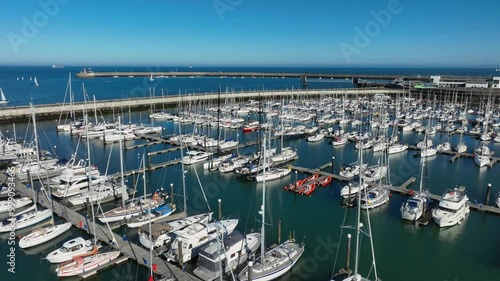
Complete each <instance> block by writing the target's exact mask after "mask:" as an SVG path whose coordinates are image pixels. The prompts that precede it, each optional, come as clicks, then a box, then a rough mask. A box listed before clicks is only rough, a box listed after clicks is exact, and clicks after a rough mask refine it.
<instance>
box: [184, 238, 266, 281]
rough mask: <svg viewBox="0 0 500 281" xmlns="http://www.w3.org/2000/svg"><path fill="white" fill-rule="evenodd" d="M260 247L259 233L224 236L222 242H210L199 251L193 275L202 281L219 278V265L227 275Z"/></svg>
mask: <svg viewBox="0 0 500 281" xmlns="http://www.w3.org/2000/svg"><path fill="white" fill-rule="evenodd" d="M259 246H260V233H250V234H247V235H242V234H241V233H240V232H239V231H236V230H235V231H233V233H231V234H230V235H226V236H225V237H224V239H223V242H222V243H220V242H219V241H216V242H212V243H210V244H209V245H207V246H205V247H204V248H203V249H201V251H200V253H199V255H198V263H197V266H198V267H197V268H196V269H195V270H194V271H193V273H194V275H196V276H198V277H199V278H200V279H202V280H215V279H217V278H219V277H220V270H219V264H220V263H222V272H223V273H228V272H229V271H232V270H235V269H236V268H237V267H238V266H239V265H241V264H243V263H244V262H246V261H247V259H248V257H249V256H251V255H253V254H254V253H255V252H256V251H257V249H258V248H259Z"/></svg>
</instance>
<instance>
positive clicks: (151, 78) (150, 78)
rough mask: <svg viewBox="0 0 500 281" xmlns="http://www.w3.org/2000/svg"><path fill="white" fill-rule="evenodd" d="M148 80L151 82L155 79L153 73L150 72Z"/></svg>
mask: <svg viewBox="0 0 500 281" xmlns="http://www.w3.org/2000/svg"><path fill="white" fill-rule="evenodd" d="M149 81H151V82H153V81H155V79H154V78H153V74H151V76H150V77H149Z"/></svg>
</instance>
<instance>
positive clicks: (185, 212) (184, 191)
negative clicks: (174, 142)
mask: <svg viewBox="0 0 500 281" xmlns="http://www.w3.org/2000/svg"><path fill="white" fill-rule="evenodd" d="M181 124H182V122H179V144H180V146H181V167H182V193H183V196H184V215H187V198H186V177H185V176H184V161H182V158H184V152H183V149H182V145H183V140H182V131H181Z"/></svg>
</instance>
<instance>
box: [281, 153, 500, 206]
mask: <svg viewBox="0 0 500 281" xmlns="http://www.w3.org/2000/svg"><path fill="white" fill-rule="evenodd" d="M329 166H331V163H327V164H324V165H321V166H320V167H329ZM290 168H291V169H292V170H295V171H298V172H301V173H308V174H319V175H321V176H330V177H332V179H335V180H337V181H341V182H349V181H350V179H348V178H346V177H342V176H340V175H336V174H332V173H329V172H325V171H321V170H320V169H319V168H316V169H310V168H305V167H299V166H290ZM415 180H416V178H415V177H411V178H409V179H408V180H406V181H405V182H404V183H403V184H401V185H400V186H392V185H391V186H390V187H389V190H391V191H393V192H397V193H399V194H401V195H407V196H410V195H411V194H412V192H411V191H410V190H411V189H409V187H410V186H411V184H412V183H414V182H415ZM367 184H369V185H371V186H373V185H374V183H368V182H367ZM429 196H430V198H431V199H432V200H435V201H439V199H441V195H436V194H432V193H429ZM467 205H468V206H469V207H470V208H471V209H472V210H475V211H480V212H485V213H489V214H495V215H500V208H497V207H494V206H488V205H483V204H475V203H473V202H471V201H467Z"/></svg>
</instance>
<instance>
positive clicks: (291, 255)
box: [238, 135, 304, 281]
mask: <svg viewBox="0 0 500 281" xmlns="http://www.w3.org/2000/svg"><path fill="white" fill-rule="evenodd" d="M262 143H263V147H264V151H265V150H266V136H265V135H264V136H263V142H262ZM263 161H264V164H265V161H266V157H263ZM263 173H264V178H265V169H264V171H263ZM265 206H266V181H265V180H264V181H263V182H262V205H261V210H260V211H259V213H260V214H261V215H262V226H261V236H260V239H261V242H260V249H261V256H260V257H259V258H257V260H256V261H255V265H253V267H249V266H247V267H245V268H244V269H243V271H241V272H240V274H239V275H238V278H239V280H241V281H246V280H249V275H251V276H252V280H255V281H269V280H273V279H276V278H278V277H280V276H282V275H283V274H285V273H287V272H288V271H289V270H290V269H291V268H292V267H293V266H294V265H295V263H296V262H297V261H298V260H299V258H300V257H301V256H302V254H303V253H304V243H302V244H300V245H299V244H298V243H297V242H296V241H295V239H294V238H290V239H288V240H287V241H285V242H284V243H282V244H280V245H278V246H276V247H274V248H272V249H271V250H269V251H266V247H265V226H266V224H265V218H266V216H265V210H266V208H265ZM250 270H252V272H251V273H250V272H249V271H250Z"/></svg>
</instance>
